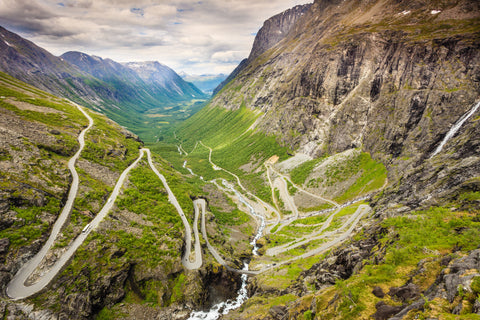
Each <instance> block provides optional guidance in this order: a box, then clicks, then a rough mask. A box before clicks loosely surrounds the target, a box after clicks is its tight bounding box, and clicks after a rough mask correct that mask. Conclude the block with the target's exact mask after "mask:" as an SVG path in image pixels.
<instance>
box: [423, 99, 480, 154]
mask: <svg viewBox="0 0 480 320" xmlns="http://www.w3.org/2000/svg"><path fill="white" fill-rule="evenodd" d="M479 107H480V102H478V103H477V104H476V105H475V106H473V108H472V109H471V110H470V111H469V112H467V113H465V114H464V115H463V116H462V117H461V118H460V119H458V121H457V122H455V124H454V125H453V126H452V127H451V128H450V130H449V131H448V132H447V134H446V135H445V137H444V138H443V140H442V142H440V144H439V145H438V147H437V149H435V151H434V152H433V153H432V155H431V156H430V158H433V157H434V156H436V155H437V154H438V153H440V151H442V149H443V147H444V146H445V144H446V143H447V141H448V140H450V138H451V137H453V136H454V135H455V133H457V131H458V129H460V127H461V126H462V125H463V124H464V123H465V121H467V120H468V118H470V117H471V116H472V115H473V114H474V113H475V111H477V110H478V108H479Z"/></svg>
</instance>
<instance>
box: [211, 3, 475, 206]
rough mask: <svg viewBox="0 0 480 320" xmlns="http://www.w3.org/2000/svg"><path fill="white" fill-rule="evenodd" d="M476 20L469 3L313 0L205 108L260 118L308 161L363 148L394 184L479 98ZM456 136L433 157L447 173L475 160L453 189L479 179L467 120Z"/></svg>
mask: <svg viewBox="0 0 480 320" xmlns="http://www.w3.org/2000/svg"><path fill="white" fill-rule="evenodd" d="M479 12H480V10H479V4H478V3H477V2H475V1H448V2H442V3H432V2H429V1H415V2H405V1H403V2H402V1H316V2H315V3H314V4H313V5H312V6H311V8H310V9H309V11H308V12H307V13H305V14H304V15H303V16H301V17H300V18H299V19H298V20H297V22H296V23H295V24H294V25H293V26H292V27H291V29H290V31H289V32H288V34H287V35H286V36H285V37H284V38H283V39H282V40H280V41H279V42H278V43H277V44H276V45H274V46H273V47H271V48H270V49H268V50H266V51H265V52H264V53H262V54H260V55H259V56H258V57H257V58H256V59H253V60H251V61H249V63H248V65H247V66H246V67H245V68H244V69H243V70H242V71H241V72H240V73H239V74H238V75H237V77H236V78H235V79H234V80H232V81H231V82H230V83H229V84H228V85H227V86H226V87H225V88H224V89H223V90H222V91H221V92H220V93H219V94H217V95H216V96H215V97H214V98H213V101H212V103H211V104H212V105H214V106H223V107H225V108H227V109H230V110H235V109H238V108H240V107H241V106H242V105H245V106H246V107H248V108H250V109H254V110H260V111H261V112H262V116H261V117H260V118H259V120H258V121H257V122H256V124H255V127H256V129H257V130H260V131H263V132H266V133H268V134H273V135H275V136H277V140H278V141H279V142H280V143H282V144H283V145H286V146H288V147H290V148H292V149H294V150H297V151H300V152H303V153H307V154H309V155H312V156H320V155H322V154H326V153H328V154H334V153H337V152H341V151H344V150H347V149H349V148H354V147H362V148H363V150H365V151H367V152H370V153H371V154H372V156H374V157H375V158H377V159H379V160H381V161H383V162H384V164H386V165H387V167H388V169H389V178H390V181H391V182H394V181H398V180H399V179H400V178H401V177H403V176H405V174H406V173H409V175H410V174H413V172H414V170H415V168H417V167H418V166H420V165H421V164H423V163H424V160H426V159H427V158H428V157H429V155H430V154H431V152H432V151H433V150H434V148H435V147H436V146H437V145H438V143H439V142H440V141H441V139H442V138H443V137H444V136H445V134H446V132H447V131H448V130H449V128H450V127H451V126H452V124H453V123H455V121H457V119H459V118H460V117H461V116H462V115H463V114H464V113H465V112H466V111H468V110H469V109H470V108H472V106H473V105H474V104H475V103H476V102H478V100H479V98H480V78H479V76H478V75H479V74H480V52H479V49H480V45H479V44H480V41H479V39H480V32H479V30H480V13H479ZM259 34H260V33H259ZM257 39H258V41H257V42H261V37H257ZM266 45H267V44H265V46H266ZM260 47H261V45H260ZM252 54H253V51H252ZM253 56H255V55H254V54H253ZM476 117H478V113H477V115H476ZM473 119H475V116H474V117H473ZM462 130H463V131H462ZM462 130H461V132H460V133H459V134H458V135H457V137H459V138H458V139H460V140H461V138H460V137H461V136H462V134H463V138H462V139H463V143H460V142H461V141H457V145H455V143H454V142H452V143H451V144H447V146H446V153H448V152H449V151H450V149H449V148H456V149H455V150H462V151H457V152H461V153H462V155H461V156H459V155H457V156H456V157H451V156H448V155H445V153H444V154H443V155H441V156H439V157H443V159H442V161H443V162H445V161H447V158H448V159H449V160H448V161H449V165H448V166H446V167H448V168H449V169H446V168H443V169H445V170H447V171H448V172H450V171H451V170H450V169H451V168H454V167H455V168H457V169H456V170H460V168H459V167H457V165H458V166H460V167H461V168H463V167H464V166H463V165H460V163H459V162H457V160H458V161H460V160H459V159H461V158H465V157H468V156H469V155H471V156H472V157H473V158H472V159H470V162H469V165H468V166H469V167H470V168H471V170H469V171H467V174H465V175H462V176H460V175H458V174H457V178H455V179H452V181H453V180H454V182H452V183H453V185H450V186H452V187H453V186H459V185H461V184H462V183H463V182H464V181H467V180H468V179H469V178H471V177H474V176H475V175H476V174H475V172H477V173H478V168H477V167H478V162H479V159H478V157H477V156H475V154H478V151H477V152H475V150H478V149H477V147H476V146H477V145H478V138H476V137H477V136H478V135H475V134H474V133H473V132H472V130H474V131H475V130H476V129H475V122H474V120H471V121H469V122H467V123H466V124H465V125H464V127H463V128H462ZM466 131H468V133H465V132H466ZM472 134H473V135H472ZM459 143H460V144H459ZM465 144H467V145H465ZM461 145H463V146H464V147H461ZM451 150H452V151H453V149H451ZM438 164H439V163H438V161H437V162H435V161H434V160H431V161H429V162H427V163H426V164H425V167H431V166H432V165H434V166H435V167H437V166H438ZM475 168H477V169H475ZM443 169H441V168H440V169H439V170H443ZM435 172H436V173H438V170H437V171H435ZM444 173H445V174H447V175H449V174H454V173H453V172H450V173H447V172H444ZM411 179H412V181H413V180H415V181H416V182H418V175H417V178H413V176H412V178H411ZM426 186H427V184H426ZM410 187H411V185H410ZM410 187H409V186H408V184H407V185H405V186H404V188H407V189H409V190H414V189H412V188H410ZM437 187H438V186H437ZM447 189H451V188H450V187H447ZM396 191H398V190H396ZM430 191H432V192H437V191H438V190H430V188H425V189H424V190H422V192H424V194H423V195H422V196H418V195H415V199H410V200H409V202H411V204H412V205H413V203H417V204H418V202H419V201H420V200H421V198H427V197H428V194H429V193H430ZM411 193H412V192H410V196H413V194H411ZM391 200H393V199H391Z"/></svg>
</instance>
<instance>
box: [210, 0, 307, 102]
mask: <svg viewBox="0 0 480 320" xmlns="http://www.w3.org/2000/svg"><path fill="white" fill-rule="evenodd" d="M311 5H312V4H304V5H299V6H295V7H293V8H291V9H288V10H286V11H284V12H282V13H279V14H277V15H275V16H273V17H271V18H270V19H268V20H266V21H265V22H264V23H263V26H262V28H260V30H259V31H258V33H257V36H256V37H255V40H254V42H253V47H252V51H251V52H250V55H249V56H248V59H244V60H242V62H240V64H239V65H238V67H237V68H235V70H233V72H232V73H231V74H230V75H229V76H228V77H227V79H225V81H223V82H222V83H221V84H220V85H218V87H217V88H215V90H214V91H213V94H214V95H215V94H217V93H218V92H219V91H220V90H221V89H222V88H223V87H224V86H225V85H226V84H227V83H229V82H230V81H232V80H233V79H234V78H235V77H236V76H237V75H238V74H239V73H240V72H241V71H242V70H243V69H244V68H245V67H246V66H247V65H248V64H249V63H251V62H252V61H253V60H255V59H256V58H257V57H258V56H260V55H261V54H262V53H264V52H265V51H267V50H268V49H270V48H271V47H273V46H274V45H276V44H277V43H279V42H280V41H281V40H282V39H283V38H285V37H286V36H287V35H288V33H289V32H290V30H291V29H292V27H293V26H294V25H295V23H296V22H297V21H298V20H299V19H300V18H301V17H302V16H303V15H304V14H305V13H306V12H307V11H308V10H309V9H310V7H311Z"/></svg>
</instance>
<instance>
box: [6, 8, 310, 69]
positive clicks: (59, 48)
mask: <svg viewBox="0 0 480 320" xmlns="http://www.w3.org/2000/svg"><path fill="white" fill-rule="evenodd" d="M309 2H312V0H202V1H188V0H138V1H130V0H0V25H2V26H3V27H5V28H7V29H9V30H11V31H13V32H16V33H18V34H20V35H21V36H22V37H25V38H27V39H28V40H31V41H33V42H34V43H36V44H37V45H39V46H41V47H43V48H45V49H47V50H49V51H50V52H51V53H53V54H55V55H61V54H62V53H64V52H66V51H70V50H75V51H81V52H85V53H87V54H92V55H97V56H100V57H102V58H111V59H113V60H115V61H118V62H128V61H150V60H156V61H159V62H161V63H164V64H166V65H168V66H170V67H172V68H173V69H175V70H176V71H177V72H178V71H185V72H187V73H191V74H201V73H229V72H230V71H232V70H233V68H235V67H236V66H237V65H238V63H239V62H240V61H241V60H242V59H243V58H246V57H247V56H248V54H249V53H250V49H251V46H252V43H253V39H254V37H255V34H256V32H257V31H258V29H259V28H260V27H261V26H262V24H263V21H265V20H266V19H268V18H269V17H271V16H273V15H275V14H277V13H280V12H282V11H284V10H286V9H288V8H291V7H293V6H295V5H297V4H304V3H309Z"/></svg>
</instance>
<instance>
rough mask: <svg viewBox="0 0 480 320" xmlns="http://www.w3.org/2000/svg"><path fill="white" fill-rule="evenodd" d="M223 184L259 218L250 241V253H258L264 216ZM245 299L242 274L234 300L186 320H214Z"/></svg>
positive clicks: (192, 315) (246, 295)
mask: <svg viewBox="0 0 480 320" xmlns="http://www.w3.org/2000/svg"><path fill="white" fill-rule="evenodd" d="M223 185H224V186H226V187H228V188H229V189H230V190H232V191H233V192H234V193H235V194H236V195H237V197H238V199H239V200H240V202H242V203H243V204H244V205H246V206H247V207H248V209H249V210H250V213H251V214H252V215H253V216H255V217H258V218H259V219H260V220H261V224H260V227H259V228H258V231H257V234H256V235H255V237H254V238H253V240H252V242H251V243H250V244H251V245H252V246H253V250H252V253H253V254H254V255H258V246H257V241H258V239H260V237H261V236H262V234H263V230H264V229H265V227H266V222H265V218H264V217H263V216H261V215H259V214H258V213H256V212H255V209H254V208H253V207H252V206H251V205H250V204H249V203H248V202H247V201H246V200H245V198H244V197H243V196H242V195H241V194H240V192H238V191H237V190H236V189H235V188H234V187H233V186H231V185H229V184H228V182H227V181H226V180H223ZM242 270H245V271H248V263H244V266H243V269H242ZM247 299H248V294H247V275H246V274H242V286H241V287H240V290H238V294H237V298H236V299H235V300H227V301H223V302H220V303H217V304H216V305H214V306H213V307H212V308H210V310H208V311H194V312H192V313H191V314H190V317H189V318H188V320H216V319H218V318H219V317H220V316H221V315H222V314H227V313H228V312H230V310H234V309H237V308H239V307H240V306H241V305H242V304H243V303H244V302H245V301H246V300H247Z"/></svg>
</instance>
